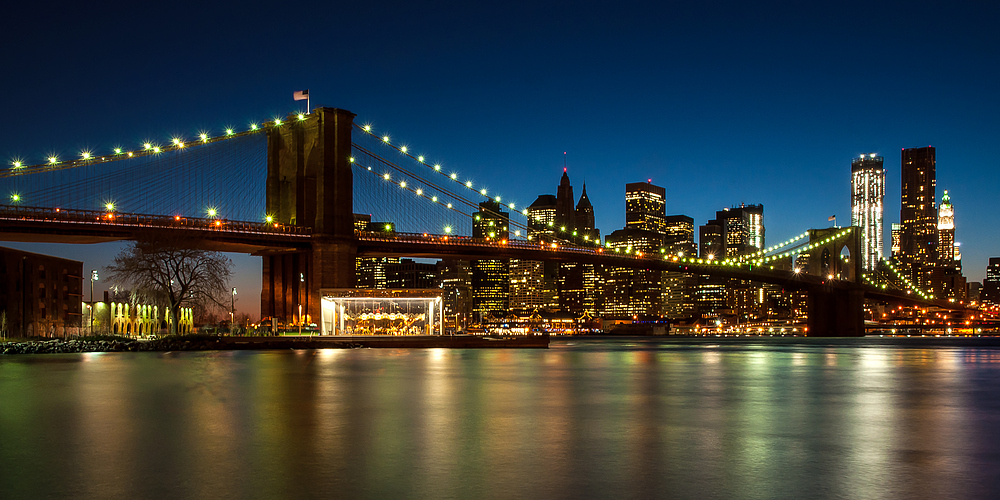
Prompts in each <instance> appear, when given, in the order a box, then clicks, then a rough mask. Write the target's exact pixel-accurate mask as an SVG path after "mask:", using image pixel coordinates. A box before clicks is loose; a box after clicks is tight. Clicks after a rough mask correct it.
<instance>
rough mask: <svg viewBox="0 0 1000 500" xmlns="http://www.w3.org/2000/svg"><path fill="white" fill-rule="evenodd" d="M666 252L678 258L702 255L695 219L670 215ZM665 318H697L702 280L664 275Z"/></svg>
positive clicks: (667, 227)
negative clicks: (697, 300) (697, 295)
mask: <svg viewBox="0 0 1000 500" xmlns="http://www.w3.org/2000/svg"><path fill="white" fill-rule="evenodd" d="M663 250H664V253H666V254H669V255H676V256H678V257H694V256H696V255H698V247H697V246H696V245H695V242H694V219H693V218H691V217H688V216H687V215H668V216H667V217H666V235H665V236H664V238H663ZM662 279H663V290H664V294H665V295H664V298H663V303H664V315H665V316H666V317H667V318H669V319H672V320H678V319H686V318H691V317H693V316H694V315H695V290H696V289H697V287H698V279H697V277H696V276H695V275H693V274H685V273H672V272H667V273H663V278H662Z"/></svg>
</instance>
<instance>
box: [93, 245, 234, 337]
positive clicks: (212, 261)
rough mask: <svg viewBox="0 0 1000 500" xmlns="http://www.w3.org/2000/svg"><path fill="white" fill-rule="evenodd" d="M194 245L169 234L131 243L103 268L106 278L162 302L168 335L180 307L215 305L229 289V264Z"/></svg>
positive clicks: (172, 328)
mask: <svg viewBox="0 0 1000 500" xmlns="http://www.w3.org/2000/svg"><path fill="white" fill-rule="evenodd" d="M198 243H199V240H197V239H193V238H181V237H175V236H170V235H166V236H156V237H150V238H144V239H141V240H137V241H134V242H132V243H131V244H129V246H127V247H126V248H124V249H122V251H121V252H119V253H118V255H117V256H115V261H114V264H112V265H110V266H108V267H107V268H106V271H107V272H108V275H109V276H108V278H109V279H110V280H111V281H112V282H114V283H119V284H122V285H125V286H129V287H131V288H132V289H134V290H135V291H137V292H139V293H145V294H147V295H148V296H151V297H156V298H158V299H159V300H160V301H162V303H163V304H164V306H165V307H166V311H167V314H169V315H170V319H171V321H170V333H171V334H176V333H177V318H178V317H179V314H178V312H179V311H180V308H181V307H182V306H184V305H190V306H195V305H206V304H209V303H214V304H219V303H220V302H219V300H218V298H219V297H222V296H223V295H224V294H225V293H226V292H227V291H228V290H229V287H228V282H229V278H230V276H232V266H233V262H232V261H231V260H229V257H226V256H225V255H223V254H222V253H220V252H213V251H209V250H201V249H198V248H197V244H198Z"/></svg>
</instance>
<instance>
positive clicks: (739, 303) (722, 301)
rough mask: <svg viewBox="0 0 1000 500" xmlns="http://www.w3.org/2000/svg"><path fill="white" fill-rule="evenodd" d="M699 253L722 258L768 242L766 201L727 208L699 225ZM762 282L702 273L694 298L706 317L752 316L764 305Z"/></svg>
mask: <svg viewBox="0 0 1000 500" xmlns="http://www.w3.org/2000/svg"><path fill="white" fill-rule="evenodd" d="M699 239H700V242H699V243H700V257H701V258H703V259H713V260H719V259H724V258H731V257H737V256H740V255H746V254H749V253H753V252H756V251H758V250H760V249H762V248H764V245H765V228H764V205H761V204H757V205H747V204H740V206H737V207H732V208H726V209H723V210H720V211H717V212H715V219H713V220H710V221H708V223H707V224H705V225H703V226H701V227H699ZM762 294H763V288H762V285H760V284H758V283H752V282H749V281H743V280H733V279H725V278H716V277H710V276H699V278H698V291H697V293H696V294H695V301H696V303H697V307H698V314H699V315H700V316H701V318H702V319H703V320H708V321H711V320H721V318H722V316H734V317H736V318H737V321H740V320H743V319H753V318H756V317H758V316H760V314H761V312H760V311H761V310H763V309H764V307H763V304H764V301H763V300H762V299H761V297H762V296H763V295H762Z"/></svg>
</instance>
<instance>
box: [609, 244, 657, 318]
mask: <svg viewBox="0 0 1000 500" xmlns="http://www.w3.org/2000/svg"><path fill="white" fill-rule="evenodd" d="M604 246H605V251H606V252H615V253H620V254H636V253H639V252H641V253H643V254H651V253H657V254H658V253H659V249H660V248H661V247H662V246H663V235H662V234H661V233H658V232H655V231H646V230H643V229H632V228H625V229H619V230H617V231H614V232H612V233H611V234H609V235H607V237H605V239H604ZM663 274H664V273H663V271H658V270H649V269H632V268H626V267H610V268H609V269H608V272H607V276H606V278H605V282H604V291H603V298H604V303H603V306H602V307H601V316H603V317H606V318H633V319H634V318H636V317H644V318H648V317H651V316H660V315H661V314H663V309H662V305H663V295H664V293H663V282H662V275H663Z"/></svg>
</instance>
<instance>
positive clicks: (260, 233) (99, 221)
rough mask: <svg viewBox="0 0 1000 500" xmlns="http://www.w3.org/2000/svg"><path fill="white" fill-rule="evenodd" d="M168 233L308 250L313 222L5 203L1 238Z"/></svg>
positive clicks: (227, 247)
mask: <svg viewBox="0 0 1000 500" xmlns="http://www.w3.org/2000/svg"><path fill="white" fill-rule="evenodd" d="M165 232H169V234H175V235H177V236H178V237H182V238H192V239H197V240H199V242H200V243H202V244H203V248H205V249H206V250H217V251H221V252H237V253H250V254H253V253H258V252H262V251H265V250H300V249H301V250H305V249H308V248H309V246H310V243H311V242H310V240H311V237H312V230H311V229H310V228H308V227H301V226H289V225H282V224H274V223H271V224H268V223H264V222H245V221H230V220H225V219H211V218H196V217H181V216H177V215H175V216H169V215H147V214H132V213H118V212H106V211H94V210H71V209H60V208H39V207H20V206H10V205H0V241H19V242H31V243H83V244H87V243H105V242H109V241H121V240H136V239H141V238H142V237H144V236H146V235H153V234H155V235H158V236H163V235H164V234H165Z"/></svg>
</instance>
